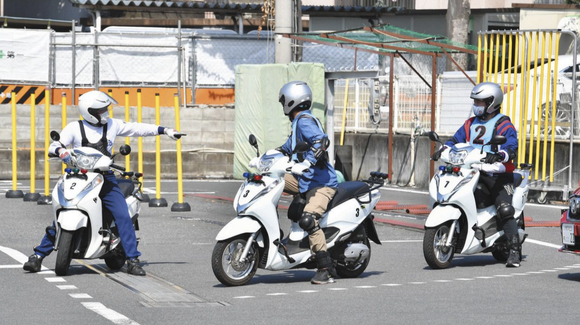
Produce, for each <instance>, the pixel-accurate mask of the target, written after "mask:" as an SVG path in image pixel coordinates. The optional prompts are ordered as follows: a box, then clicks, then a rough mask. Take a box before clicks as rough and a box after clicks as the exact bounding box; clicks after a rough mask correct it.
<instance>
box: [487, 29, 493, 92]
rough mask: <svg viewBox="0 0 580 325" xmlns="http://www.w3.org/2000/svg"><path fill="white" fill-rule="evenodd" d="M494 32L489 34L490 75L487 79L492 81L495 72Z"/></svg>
mask: <svg viewBox="0 0 580 325" xmlns="http://www.w3.org/2000/svg"><path fill="white" fill-rule="evenodd" d="M493 45H494V42H493V34H492V35H489V52H490V53H489V75H488V78H487V80H486V81H491V78H492V74H493V70H494V69H493V59H494V53H493V51H494V48H493Z"/></svg>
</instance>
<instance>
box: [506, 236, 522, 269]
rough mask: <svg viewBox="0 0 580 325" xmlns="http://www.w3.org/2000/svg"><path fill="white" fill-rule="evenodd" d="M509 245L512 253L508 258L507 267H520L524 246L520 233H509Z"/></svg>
mask: <svg viewBox="0 0 580 325" xmlns="http://www.w3.org/2000/svg"><path fill="white" fill-rule="evenodd" d="M507 237H508V246H509V248H510V255H509V257H508V259H507V263H506V264H505V266H506V267H520V262H521V261H522V246H521V245H520V239H519V237H518V235H508V236H507Z"/></svg>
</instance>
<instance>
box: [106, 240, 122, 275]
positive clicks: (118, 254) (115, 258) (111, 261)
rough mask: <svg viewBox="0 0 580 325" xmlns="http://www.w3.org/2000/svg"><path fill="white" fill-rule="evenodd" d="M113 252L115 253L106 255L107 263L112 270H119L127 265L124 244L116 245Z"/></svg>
mask: <svg viewBox="0 0 580 325" xmlns="http://www.w3.org/2000/svg"><path fill="white" fill-rule="evenodd" d="M111 253H113V254H112V255H111V256H109V257H105V264H107V267H108V268H110V269H111V270H118V269H120V268H122V267H123V265H125V260H126V259H127V256H126V255H125V250H124V249H123V246H121V245H119V246H117V247H115V249H114V250H113V252H111Z"/></svg>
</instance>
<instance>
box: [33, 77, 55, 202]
mask: <svg viewBox="0 0 580 325" xmlns="http://www.w3.org/2000/svg"><path fill="white" fill-rule="evenodd" d="M48 147H50V91H49V90H48V88H45V89H44V195H43V196H41V197H40V198H39V199H38V201H36V203H37V204H38V205H47V204H51V203H52V197H51V195H50V188H49V187H50V162H49V161H48Z"/></svg>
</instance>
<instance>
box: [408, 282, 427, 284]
mask: <svg viewBox="0 0 580 325" xmlns="http://www.w3.org/2000/svg"><path fill="white" fill-rule="evenodd" d="M425 283H427V282H409V284H425Z"/></svg>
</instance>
